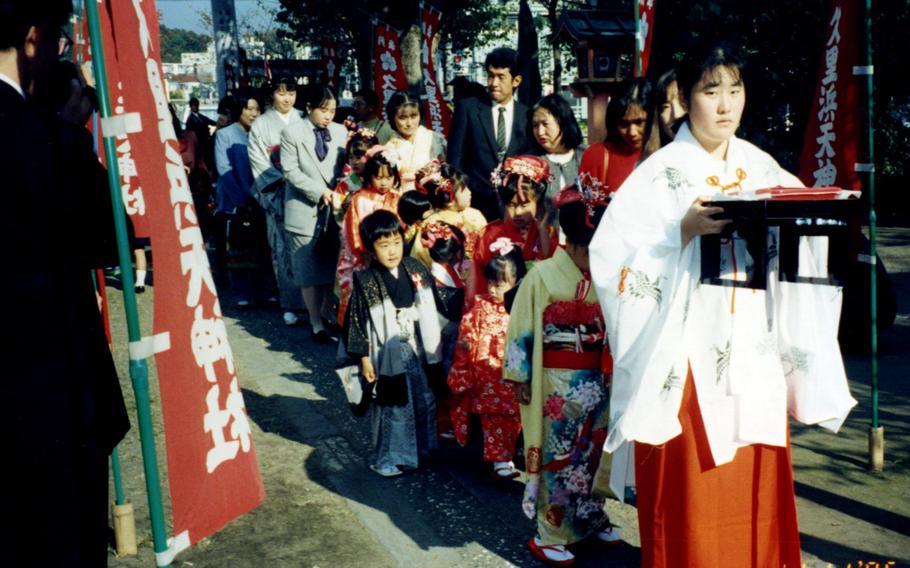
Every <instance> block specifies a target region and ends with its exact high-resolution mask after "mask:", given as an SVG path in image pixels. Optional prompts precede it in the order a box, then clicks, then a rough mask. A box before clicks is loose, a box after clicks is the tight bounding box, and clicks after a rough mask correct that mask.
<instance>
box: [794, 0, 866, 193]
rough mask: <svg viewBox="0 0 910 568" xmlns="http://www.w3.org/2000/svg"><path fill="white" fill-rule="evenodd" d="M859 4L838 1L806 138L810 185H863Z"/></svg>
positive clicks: (805, 177)
mask: <svg viewBox="0 0 910 568" xmlns="http://www.w3.org/2000/svg"><path fill="white" fill-rule="evenodd" d="M858 17H859V14H858V13H857V2H855V1H853V0H834V1H833V2H832V3H831V17H830V18H828V27H827V30H826V33H825V47H824V51H823V54H822V61H821V66H820V70H819V73H818V84H817V86H816V88H815V96H814V97H813V101H812V110H811V111H810V114H809V122H808V124H807V125H806V134H805V138H804V140H803V154H802V158H801V160H800V167H799V177H800V179H801V180H802V181H803V183H805V184H806V185H808V186H817V187H821V186H831V185H836V186H838V187H842V188H844V189H860V188H861V183H860V179H859V174H858V173H857V171H856V166H857V159H858V157H859V149H860V134H861V127H862V121H861V117H860V100H859V97H860V92H861V91H860V77H859V76H857V75H856V74H855V73H856V72H857V71H858V69H857V68H856V66H857V65H858V64H859V42H858V37H857V34H858V30H859V25H860V22H859V20H858Z"/></svg>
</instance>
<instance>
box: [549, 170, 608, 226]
mask: <svg viewBox="0 0 910 568" xmlns="http://www.w3.org/2000/svg"><path fill="white" fill-rule="evenodd" d="M568 203H583V204H584V206H585V224H586V225H587V226H588V228H589V229H593V228H594V223H593V219H594V209H595V208H596V207H606V206H607V204H609V203H610V193H609V192H608V191H607V188H606V186H605V185H604V184H603V182H601V181H600V180H599V179H597V178H596V177H594V176H592V175H591V174H589V173H587V172H584V173H581V174H578V177H577V178H575V181H574V182H573V183H570V184H569V185H567V186H565V187H564V188H562V189H560V190H559V193H557V194H556V196H555V197H554V198H553V205H555V206H556V208H557V209H559V208H561V207H562V206H563V205H566V204H568Z"/></svg>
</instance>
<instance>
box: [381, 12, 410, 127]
mask: <svg viewBox="0 0 910 568" xmlns="http://www.w3.org/2000/svg"><path fill="white" fill-rule="evenodd" d="M407 88H408V80H407V78H406V77H405V75H404V67H402V64H401V44H400V43H399V42H398V32H396V31H395V30H393V29H392V28H390V27H389V26H387V25H385V24H383V23H381V22H374V23H373V90H374V91H376V93H377V94H378V95H379V104H380V108H379V109H378V110H379V112H380V114H382V109H383V108H385V104H386V103H387V102H389V98H391V96H392V94H393V93H395V91H401V90H406V89H407Z"/></svg>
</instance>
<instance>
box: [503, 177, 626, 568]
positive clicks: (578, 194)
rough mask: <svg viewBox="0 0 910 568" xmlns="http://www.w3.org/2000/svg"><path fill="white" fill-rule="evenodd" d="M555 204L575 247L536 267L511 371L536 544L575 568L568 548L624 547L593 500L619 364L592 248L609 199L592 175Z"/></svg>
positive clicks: (526, 505)
mask: <svg viewBox="0 0 910 568" xmlns="http://www.w3.org/2000/svg"><path fill="white" fill-rule="evenodd" d="M554 204H555V205H556V206H557V207H558V208H559V225H560V227H562V228H563V232H564V233H565V235H566V240H567V244H566V247H565V248H559V249H557V250H556V252H555V253H554V254H553V257H552V258H550V259H547V260H543V261H540V262H538V263H537V264H535V265H534V267H533V268H532V269H531V270H530V271H529V272H528V274H527V276H525V278H524V280H523V281H522V283H521V286H520V287H519V289H518V294H517V296H516V298H515V303H514V304H513V306H512V310H511V319H510V321H509V330H508V335H507V339H506V354H505V365H504V371H503V374H504V378H505V379H506V380H510V381H514V382H515V383H516V385H515V389H516V394H517V395H518V400H519V402H521V423H522V429H523V432H524V441H525V453H526V459H527V475H528V482H527V485H526V489H525V495H524V499H523V503H522V507H523V509H524V511H525V514H526V515H528V517H529V518H531V519H536V520H537V536H535V537H534V538H533V539H532V540H531V541H530V542H529V543H528V544H529V546H530V548H531V552H533V553H534V555H535V556H536V557H537V558H539V559H540V560H543V561H544V562H546V563H548V564H550V565H553V566H568V565H571V564H572V563H573V562H574V556H573V554H572V553H571V552H569V550H568V549H567V548H566V546H567V545H571V544H573V543H575V542H578V541H580V540H583V539H585V538H588V537H596V538H597V539H599V540H601V541H603V542H607V543H612V542H616V541H618V540H619V534H618V533H619V531H618V530H617V529H614V528H613V527H612V526H611V524H610V520H609V518H608V517H607V515H606V513H605V512H604V509H603V505H604V499H603V498H602V497H601V498H597V497H594V495H593V494H592V488H593V485H594V475H595V473H596V472H597V468H598V465H599V463H600V457H601V448H602V446H603V442H604V440H605V438H606V431H607V423H608V410H609V408H608V407H609V391H608V386H609V376H610V375H609V366H610V364H609V362H607V364H604V359H605V355H604V345H605V335H604V327H605V326H604V321H603V316H602V315H601V311H600V306H599V305H598V303H597V296H596V294H595V291H594V289H593V287H592V286H591V279H590V273H589V266H588V243H589V242H590V241H591V237H592V236H593V235H594V228H595V226H596V223H597V221H598V220H599V219H600V217H601V216H602V215H603V212H604V209H605V207H606V193H605V192H604V191H602V187H601V186H600V184H599V182H598V181H597V180H596V179H592V178H590V177H589V176H587V175H584V176H583V177H579V179H578V180H577V181H576V182H575V183H574V184H572V185H570V186H568V187H566V188H564V189H563V190H561V191H560V192H559V194H558V195H557V196H556V198H555V199H554ZM606 358H607V359H608V356H607V357H606ZM605 367H607V373H606V374H605V373H604V368H605Z"/></svg>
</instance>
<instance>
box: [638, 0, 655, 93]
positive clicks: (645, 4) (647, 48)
mask: <svg viewBox="0 0 910 568" xmlns="http://www.w3.org/2000/svg"><path fill="white" fill-rule="evenodd" d="M656 2H657V0H638V37H637V40H636V49H638V60H639V61H640V62H641V69H640V70H639V69H636V70H635V76H636V77H644V76H645V75H646V74H647V73H648V61H649V60H650V59H651V38H652V37H654V10H655V6H654V5H655V3H656Z"/></svg>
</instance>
